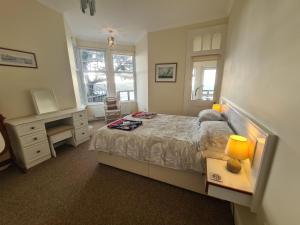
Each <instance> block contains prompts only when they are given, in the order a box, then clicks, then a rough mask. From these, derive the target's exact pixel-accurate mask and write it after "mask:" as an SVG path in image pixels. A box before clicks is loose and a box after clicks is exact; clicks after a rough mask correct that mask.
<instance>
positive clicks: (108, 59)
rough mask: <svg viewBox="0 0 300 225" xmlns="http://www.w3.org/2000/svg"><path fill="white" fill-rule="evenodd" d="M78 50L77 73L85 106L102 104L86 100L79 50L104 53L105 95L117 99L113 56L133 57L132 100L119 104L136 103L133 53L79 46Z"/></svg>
mask: <svg viewBox="0 0 300 225" xmlns="http://www.w3.org/2000/svg"><path fill="white" fill-rule="evenodd" d="M77 49H78V60H79V62H78V65H79V73H80V79H79V80H80V82H81V86H82V90H83V91H84V99H85V104H86V105H102V104H103V102H88V99H87V90H86V85H85V83H84V76H83V69H82V62H81V55H80V50H81V49H84V50H91V51H103V52H104V53H105V68H106V80H107V95H108V96H114V97H117V92H116V85H115V75H114V68H113V58H112V56H113V54H119V55H131V56H133V79H134V100H129V101H121V102H136V99H137V95H136V66H135V53H134V51H126V50H117V49H109V48H92V47H84V46H80V47H78V48H77Z"/></svg>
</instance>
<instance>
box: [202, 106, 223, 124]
mask: <svg viewBox="0 0 300 225" xmlns="http://www.w3.org/2000/svg"><path fill="white" fill-rule="evenodd" d="M198 117H199V122H203V121H222V120H224V117H223V116H222V114H221V113H220V112H217V111H216V110H213V109H204V110H202V111H200V112H199V114H198Z"/></svg>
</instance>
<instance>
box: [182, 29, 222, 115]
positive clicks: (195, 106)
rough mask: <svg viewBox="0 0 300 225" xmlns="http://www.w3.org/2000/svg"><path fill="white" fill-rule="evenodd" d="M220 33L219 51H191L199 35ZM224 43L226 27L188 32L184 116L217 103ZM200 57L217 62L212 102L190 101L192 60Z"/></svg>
mask: <svg viewBox="0 0 300 225" xmlns="http://www.w3.org/2000/svg"><path fill="white" fill-rule="evenodd" d="M217 32H219V33H221V35H222V38H221V43H220V49H212V50H202V51H193V40H194V38H195V37H197V36H199V35H204V34H207V33H210V34H214V33H217ZM225 41H226V25H218V26H213V27H208V28H201V29H195V30H190V31H188V34H187V53H186V76H185V87H184V112H185V113H186V114H191V111H195V110H198V111H200V110H199V109H203V108H209V107H211V105H212V104H213V103H214V102H216V101H218V99H219V97H220V92H221V82H222V68H223V55H224V49H225V48H224V47H225ZM194 57H200V58H203V61H205V60H206V58H207V60H213V59H216V60H217V74H216V81H215V89H214V97H213V100H202V99H195V100H192V98H191V93H192V76H193V75H192V71H193V58H194Z"/></svg>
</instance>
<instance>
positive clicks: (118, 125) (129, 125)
mask: <svg viewBox="0 0 300 225" xmlns="http://www.w3.org/2000/svg"><path fill="white" fill-rule="evenodd" d="M142 124H143V122H142V121H134V120H128V119H124V118H123V119H119V120H116V121H114V122H112V123H110V124H108V125H107V127H108V128H110V129H119V130H125V131H131V130H134V129H136V128H138V127H139V126H141V125H142Z"/></svg>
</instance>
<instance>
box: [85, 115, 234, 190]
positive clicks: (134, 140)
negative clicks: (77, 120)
mask: <svg viewBox="0 0 300 225" xmlns="http://www.w3.org/2000/svg"><path fill="white" fill-rule="evenodd" d="M127 119H130V120H139V121H140V120H142V121H143V125H142V126H140V127H138V128H137V129H135V130H133V131H130V132H129V131H122V130H117V129H109V128H107V127H106V126H105V127H103V128H101V129H99V130H98V131H97V132H96V134H95V135H94V136H93V138H92V142H91V147H90V149H91V150H97V151H98V153H99V158H98V160H99V162H101V163H105V164H109V165H112V162H110V163H107V161H105V162H104V161H103V160H105V158H108V157H114V161H122V159H124V160H125V159H126V161H127V162H128V165H132V167H134V166H133V165H134V164H138V166H139V167H143V166H144V165H145V167H146V168H145V169H144V170H145V172H144V173H142V175H144V176H149V174H150V173H151V174H152V176H162V174H163V173H161V171H160V169H165V170H166V171H167V172H170V173H171V172H174V173H176V172H178V173H181V174H182V175H184V174H189V176H193V177H194V180H196V181H198V182H202V175H201V174H202V173H203V172H204V171H205V167H204V160H205V157H207V155H210V156H211V157H217V158H224V157H226V156H225V155H224V148H225V145H226V143H227V138H228V137H229V135H230V134H232V133H233V131H232V130H231V128H230V127H229V126H228V124H227V122H226V121H205V122H202V123H201V124H199V119H198V117H189V116H176V115H165V114H158V115H157V116H156V117H154V118H153V119H136V118H133V117H131V116H127ZM211 129H213V131H212V130H211ZM210 133H212V135H210ZM211 139H213V140H211ZM211 141H212V143H211ZM133 162H134V163H133ZM113 166H115V165H113ZM117 167H118V168H121V169H124V168H123V167H122V166H121V165H118V166H117ZM126 170H129V171H131V170H132V168H127V169H126ZM155 171H157V172H158V173H159V174H156V172H155ZM167 176H168V175H167ZM152 178H153V177H152ZM161 179H164V178H161ZM167 179H171V176H169V177H168V178H167ZM163 181H165V182H167V183H171V184H174V181H172V182H170V181H166V180H165V179H164V180H163ZM198 182H195V183H198ZM184 183H188V182H186V181H184ZM175 185H176V184H175ZM182 185H184V184H179V185H178V184H177V186H181V187H182ZM199 186H203V185H198V187H199ZM184 188H186V189H189V190H193V191H197V192H200V190H199V189H196V190H195V188H194V187H187V186H186V185H185V186H184ZM202 191H203V190H201V192H202Z"/></svg>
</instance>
